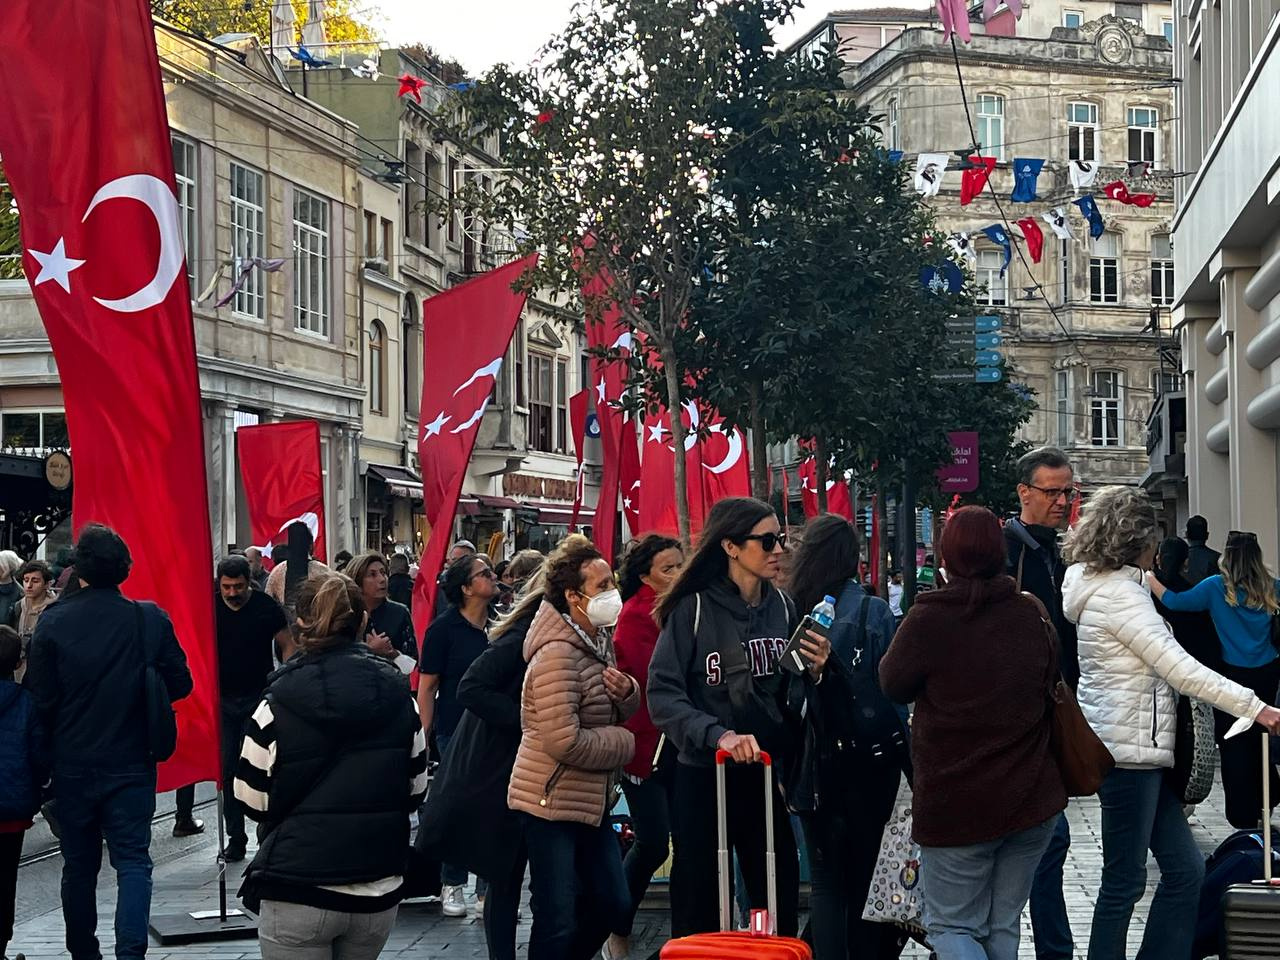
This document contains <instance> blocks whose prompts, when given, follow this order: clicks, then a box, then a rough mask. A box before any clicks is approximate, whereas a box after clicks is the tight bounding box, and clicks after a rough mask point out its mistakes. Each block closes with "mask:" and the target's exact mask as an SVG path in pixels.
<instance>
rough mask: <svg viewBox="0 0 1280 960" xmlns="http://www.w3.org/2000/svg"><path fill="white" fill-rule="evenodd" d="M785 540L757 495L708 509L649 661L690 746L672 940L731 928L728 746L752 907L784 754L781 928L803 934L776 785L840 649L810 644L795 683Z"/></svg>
mask: <svg viewBox="0 0 1280 960" xmlns="http://www.w3.org/2000/svg"><path fill="white" fill-rule="evenodd" d="M785 542H786V538H785V536H784V535H783V534H782V532H781V529H780V527H779V524H778V518H777V516H776V515H775V514H774V512H773V508H772V507H770V506H769V505H768V504H767V503H763V502H761V501H759V500H753V499H751V498H749V497H731V498H729V499H726V500H721V501H720V502H718V503H717V504H716V505H715V506H714V507H712V508H711V512H710V513H709V514H708V515H707V521H706V525H705V526H704V528H703V531H702V537H701V541H700V543H699V546H698V548H697V550H696V551H695V552H694V553H693V555H692V557H690V559H689V561H688V563H687V564H686V565H685V567H684V569H683V570H682V571H681V573H680V575H679V576H678V577H677V578H676V581H675V582H674V583H673V584H672V585H671V588H670V589H669V590H668V591H667V592H666V593H665V594H664V595H663V596H662V597H661V598H660V600H659V602H658V606H657V609H656V611H655V615H656V617H657V619H658V622H659V624H660V625H661V627H662V632H661V634H660V635H659V636H658V643H657V647H656V648H655V649H654V653H653V661H652V663H651V664H650V667H649V686H648V701H649V713H650V716H651V717H652V718H653V721H654V724H655V725H656V726H657V727H658V729H660V730H661V731H662V732H663V733H665V734H666V736H667V739H669V740H670V741H671V742H672V743H674V744H675V746H676V748H677V750H678V751H679V763H678V765H677V768H676V774H675V797H676V802H675V804H674V807H673V816H672V825H671V828H672V829H671V838H672V844H673V847H674V853H675V859H674V861H673V863H672V874H671V904H672V911H671V913H672V916H671V932H672V934H673V936H677V937H679V936H687V935H689V934H693V933H705V932H710V931H714V930H718V929H719V928H720V920H719V916H718V896H717V891H718V890H719V885H718V883H717V879H716V876H717V865H716V808H715V805H716V790H715V774H714V767H713V764H714V762H715V755H716V751H717V749H719V750H726V751H728V752H729V753H730V754H731V755H732V757H733V759H734V761H736V764H734V765H731V766H730V767H729V769H728V770H726V775H727V788H728V794H729V796H728V821H729V843H730V845H731V846H732V848H733V850H734V852H736V853H737V855H738V861H739V864H740V866H741V868H742V874H743V878H744V880H745V881H746V886H747V893H748V895H749V898H750V901H751V905H752V906H753V907H757V908H763V907H765V906H766V896H765V860H764V838H763V837H762V835H761V831H760V825H761V822H762V821H763V820H764V797H763V792H764V791H763V785H762V783H761V778H762V777H763V772H762V771H761V769H760V768H759V767H758V766H756V765H755V763H756V762H757V761H759V760H760V759H761V756H760V755H761V751H762V750H763V751H767V752H768V753H769V754H770V755H771V756H772V757H773V758H774V760H775V763H776V764H777V767H776V768H775V773H776V774H777V775H778V776H776V777H775V787H774V789H775V798H774V804H773V806H774V811H773V824H772V829H773V833H774V843H775V846H776V849H777V868H778V912H779V916H777V917H775V918H773V921H774V923H775V924H776V927H777V932H778V933H780V934H782V935H784V936H795V933H796V930H797V927H798V912H799V863H798V861H797V859H796V849H795V837H794V835H793V834H792V832H791V823H790V820H789V818H788V816H787V810H786V805H785V803H784V802H783V799H782V795H781V792H780V791H778V788H777V780H778V779H779V778H780V776H781V774H782V772H783V769H782V767H783V766H784V765H785V764H786V762H787V759H788V754H789V753H790V752H791V749H792V744H793V743H794V742H795V738H796V733H797V729H798V726H797V725H798V720H799V700H800V698H802V697H803V696H804V695H805V692H806V690H805V687H806V686H810V687H811V685H812V684H813V683H814V682H815V680H816V678H818V677H820V676H821V673H822V668H823V666H824V665H825V663H826V658H827V653H828V650H829V649H830V648H829V645H828V644H827V643H826V641H825V640H823V639H822V638H816V639H809V640H806V641H805V648H804V653H805V656H806V657H807V658H808V659H809V660H810V662H811V666H810V667H809V670H808V671H806V675H807V681H800V680H795V682H793V679H794V678H793V677H792V675H791V674H788V673H786V672H785V671H783V670H782V669H781V668H780V667H779V666H778V658H779V657H780V656H781V654H782V651H783V649H784V648H785V647H786V645H787V640H788V639H789V637H790V636H791V631H792V629H793V628H794V627H795V625H796V623H797V617H796V612H795V608H794V606H793V604H792V603H791V601H790V599H789V598H787V597H786V595H785V594H783V593H782V592H781V591H779V590H778V589H777V588H776V587H775V586H774V585H773V581H774V580H775V579H777V576H778V560H779V558H780V557H781V556H782V552H783V549H784V544H785Z"/></svg>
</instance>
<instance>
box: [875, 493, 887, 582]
mask: <svg viewBox="0 0 1280 960" xmlns="http://www.w3.org/2000/svg"><path fill="white" fill-rule="evenodd" d="M876 502H877V505H876V510H877V511H879V513H880V557H879V560H880V571H879V577H878V578H877V579H878V582H877V583H876V593H878V594H879V595H880V596H881V597H883V598H884V599H885V600H888V599H889V497H888V495H887V493H886V491H885V488H884V484H883V483H880V482H878V481H877V483H876Z"/></svg>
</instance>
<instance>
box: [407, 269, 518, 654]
mask: <svg viewBox="0 0 1280 960" xmlns="http://www.w3.org/2000/svg"><path fill="white" fill-rule="evenodd" d="M537 262H538V256H537V254H531V255H529V256H527V257H525V258H524V259H523V260H516V261H514V262H512V263H509V264H507V265H506V266H504V267H499V268H498V269H496V270H490V271H489V272H488V273H484V274H481V275H480V276H478V277H476V278H475V279H473V280H468V281H467V282H466V283H462V284H459V285H458V286H456V287H450V288H449V289H448V290H446V291H444V292H443V293H438V294H436V295H435V296H434V297H432V298H430V299H429V300H427V301H425V302H424V303H423V304H422V350H423V356H424V357H426V358H428V359H427V362H428V363H430V367H429V368H427V369H425V370H424V371H423V377H422V405H421V407H419V409H420V410H421V411H422V414H421V416H422V428H421V432H420V433H419V435H418V463H419V464H420V466H421V467H422V496H423V512H424V514H425V518H426V521H427V524H428V525H429V526H430V528H431V532H430V533H429V534H428V538H427V544H426V547H425V548H424V549H423V551H422V559H421V560H420V561H419V562H418V579H417V580H416V581H415V582H414V585H413V628H414V632H415V633H416V634H417V636H418V639H419V641H421V639H422V637H423V636H424V634H425V633H426V629H427V625H428V624H429V623H430V622H431V613H432V611H433V610H434V609H435V601H436V577H437V576H439V574H440V569H441V567H442V566H443V564H444V557H445V553H446V552H447V551H448V549H449V537H450V535H451V534H452V532H453V515H454V511H455V510H457V508H458V497H459V496H460V495H461V493H462V481H463V478H464V477H465V476H466V473H467V461H469V460H470V459H471V451H472V449H474V447H475V444H476V433H478V432H479V430H480V421H481V420H482V419H483V418H484V411H485V408H486V407H488V406H489V400H490V399H491V398H492V397H493V392H494V385H495V384H496V383H497V379H498V374H499V372H500V371H501V370H502V358H503V357H504V356H505V355H506V352H507V347H508V346H509V345H510V343H511V336H512V334H514V333H515V329H516V322H517V321H518V320H519V319H520V312H521V311H522V310H523V309H524V301H525V295H524V294H523V293H517V292H516V291H515V290H513V289H512V287H513V286H514V285H515V284H516V282H517V281H518V280H519V279H520V277H521V276H522V275H523V274H524V272H525V271H526V270H529V269H532V268H533V266H534V265H536V264H537ZM459 330H466V331H467V335H466V336H459V335H458V331H459Z"/></svg>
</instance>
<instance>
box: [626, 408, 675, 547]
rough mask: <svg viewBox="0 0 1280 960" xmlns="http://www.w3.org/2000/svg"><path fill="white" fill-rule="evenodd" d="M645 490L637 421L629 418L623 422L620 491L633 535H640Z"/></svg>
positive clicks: (629, 530) (628, 528) (629, 528)
mask: <svg viewBox="0 0 1280 960" xmlns="http://www.w3.org/2000/svg"><path fill="white" fill-rule="evenodd" d="M668 486H670V484H668ZM643 490H644V483H643V482H642V477H641V472H640V447H639V446H638V445H637V443H636V428H635V421H634V420H631V419H628V420H625V421H623V423H622V456H621V459H620V461H619V471H618V492H619V493H620V494H621V495H622V516H623V518H624V519H625V520H626V521H627V530H628V532H629V533H630V535H631V536H632V537H637V536H639V535H640V503H641V494H642V491H643Z"/></svg>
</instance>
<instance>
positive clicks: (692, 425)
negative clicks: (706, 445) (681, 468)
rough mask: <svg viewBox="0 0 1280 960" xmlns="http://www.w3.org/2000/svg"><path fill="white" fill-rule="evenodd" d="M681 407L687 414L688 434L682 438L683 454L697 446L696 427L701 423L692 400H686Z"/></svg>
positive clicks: (700, 416)
mask: <svg viewBox="0 0 1280 960" xmlns="http://www.w3.org/2000/svg"><path fill="white" fill-rule="evenodd" d="M681 406H683V407H684V409H685V412H686V413H688V414H689V432H688V433H686V434H685V437H684V452H685V453H688V452H689V451H690V450H692V449H693V448H694V447H696V446H697V445H698V425H699V424H700V423H701V422H702V415H701V414H700V413H698V405H697V404H696V403H694V402H693V401H692V400H686V401H685V402H684V403H683V404H681Z"/></svg>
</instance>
